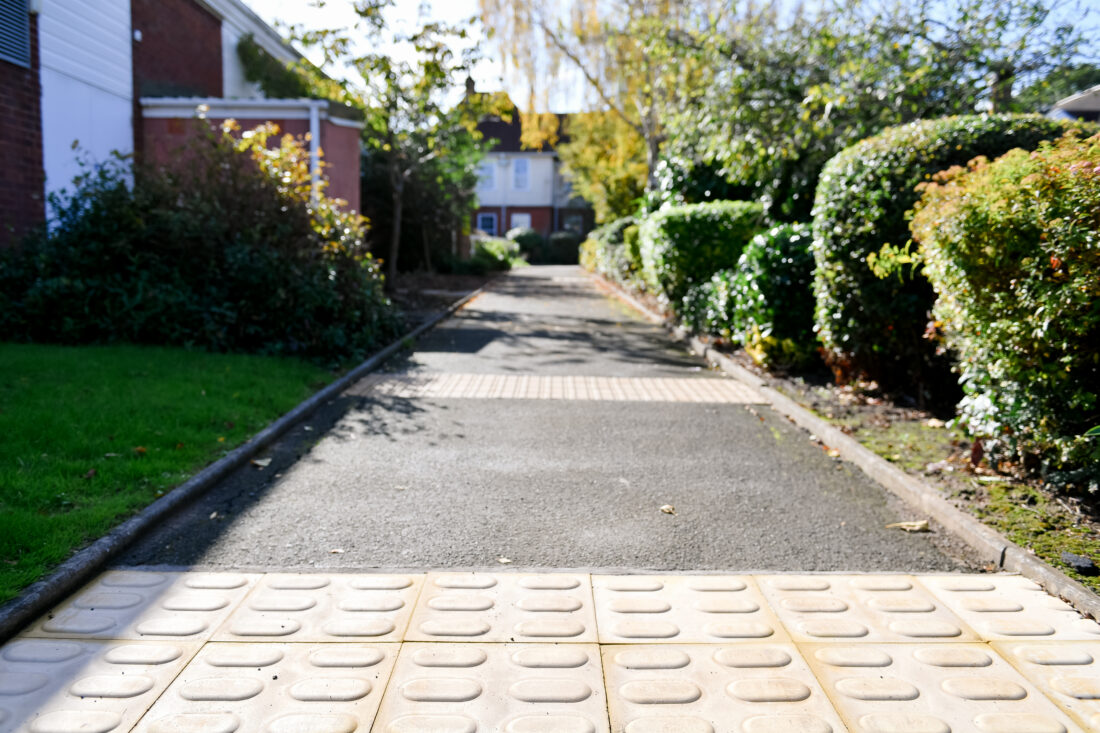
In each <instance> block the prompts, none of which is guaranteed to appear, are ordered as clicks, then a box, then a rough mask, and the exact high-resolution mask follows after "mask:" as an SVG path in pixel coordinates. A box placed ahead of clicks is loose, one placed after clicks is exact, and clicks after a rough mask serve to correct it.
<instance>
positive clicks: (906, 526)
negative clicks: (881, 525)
mask: <svg viewBox="0 0 1100 733" xmlns="http://www.w3.org/2000/svg"><path fill="white" fill-rule="evenodd" d="M886 529H903V530H905V531H906V532H931V531H932V529H931V528H930V527H929V526H928V520H927V519H918V520H916V521H912V522H894V523H893V524H887V525H886Z"/></svg>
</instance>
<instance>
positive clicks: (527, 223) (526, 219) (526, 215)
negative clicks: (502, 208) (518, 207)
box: [508, 211, 531, 230]
mask: <svg viewBox="0 0 1100 733" xmlns="http://www.w3.org/2000/svg"><path fill="white" fill-rule="evenodd" d="M517 216H518V217H521V218H522V223H520V222H518V221H516V217H517ZM509 217H510V221H509V223H510V224H511V226H510V227H508V229H509V230H512V229H515V228H517V227H527V228H528V229H530V228H531V214H530V212H527V211H514V212H512V213H511V214H509Z"/></svg>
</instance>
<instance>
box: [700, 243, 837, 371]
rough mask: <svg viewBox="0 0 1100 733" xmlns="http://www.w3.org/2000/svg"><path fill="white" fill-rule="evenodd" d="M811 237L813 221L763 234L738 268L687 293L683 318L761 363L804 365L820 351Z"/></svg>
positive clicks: (703, 331)
mask: <svg viewBox="0 0 1100 733" xmlns="http://www.w3.org/2000/svg"><path fill="white" fill-rule="evenodd" d="M811 240H812V237H811V231H810V226H809V225H808V224H784V225H781V226H777V227H775V228H773V229H770V230H769V231H767V232H766V233H764V234H758V235H757V236H756V237H754V238H753V240H752V241H751V242H750V243H749V245H748V246H747V247H746V248H745V252H744V253H743V254H742V255H741V258H740V260H739V261H738V263H737V267H736V268H735V269H729V270H721V271H719V272H717V273H715V274H714V275H713V276H712V277H711V279H710V280H709V281H708V282H706V283H703V284H702V285H698V286H695V287H693V288H692V289H691V290H689V291H688V294H687V295H686V296H685V297H684V301H683V302H684V304H683V318H684V321H685V322H686V323H688V324H689V325H690V326H691V327H692V328H693V329H694V330H695V331H697V332H702V333H709V334H712V335H715V336H721V337H722V338H726V339H729V340H731V341H734V342H739V343H741V344H742V345H743V346H744V347H745V350H746V351H747V352H748V353H749V354H750V355H751V356H752V357H753V358H754V359H756V361H758V362H759V363H761V364H767V365H770V366H781V367H800V366H805V365H806V364H808V363H809V362H810V361H811V360H812V359H813V358H814V356H815V355H816V353H817V342H816V339H815V338H814V333H813V315H814V299H813V291H812V289H811V285H812V282H813V270H814V259H813V254H812V253H811V252H810V243H811Z"/></svg>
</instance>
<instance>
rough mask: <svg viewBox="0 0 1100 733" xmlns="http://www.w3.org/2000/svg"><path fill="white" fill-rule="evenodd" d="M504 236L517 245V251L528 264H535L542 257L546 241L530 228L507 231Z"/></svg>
mask: <svg viewBox="0 0 1100 733" xmlns="http://www.w3.org/2000/svg"><path fill="white" fill-rule="evenodd" d="M504 236H505V237H507V238H508V239H510V240H512V241H513V242H515V243H516V244H518V245H519V251H520V252H521V253H523V255H524V256H525V257H526V258H527V261H528V262H537V261H538V260H539V258H540V257H542V252H543V249H544V248H545V247H546V240H545V239H543V237H542V235H541V234H539V233H538V232H536V231H535V230H534V229H532V228H531V227H516V228H515V229H509V230H508V233H507V234H505V235H504Z"/></svg>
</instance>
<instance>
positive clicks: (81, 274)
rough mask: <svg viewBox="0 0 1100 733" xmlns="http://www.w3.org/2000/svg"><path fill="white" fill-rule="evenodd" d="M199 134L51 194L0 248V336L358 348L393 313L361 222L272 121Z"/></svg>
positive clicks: (340, 354)
mask: <svg viewBox="0 0 1100 733" xmlns="http://www.w3.org/2000/svg"><path fill="white" fill-rule="evenodd" d="M234 132H235V129H234V128H233V126H232V125H227V126H226V128H225V129H224V130H222V131H221V133H220V134H217V135H216V134H214V133H213V132H212V131H211V130H210V129H209V128H208V127H202V134H201V135H199V136H198V138H197V139H196V141H195V143H194V144H193V145H192V146H191V147H190V148H188V149H187V150H186V151H184V153H183V154H181V155H180V156H179V157H178V158H177V161H176V164H175V165H174V166H173V167H172V168H171V169H163V170H154V169H152V168H149V167H137V168H135V169H134V170H133V171H132V176H133V178H132V181H133V182H132V185H131V183H130V176H131V171H130V170H129V167H128V166H126V165H124V163H123V162H122V161H115V162H114V163H113V164H109V165H106V166H102V167H99V168H97V169H93V170H91V171H90V172H88V173H86V174H85V175H83V176H82V177H81V178H79V179H78V180H77V181H76V182H75V183H76V188H75V190H74V191H73V193H71V194H69V195H63V196H57V197H54V198H53V200H52V202H51V203H52V208H53V211H54V212H55V213H56V221H55V222H54V225H53V227H52V228H51V230H50V231H49V232H48V233H47V232H42V233H40V234H38V235H36V236H34V237H32V238H30V239H28V240H27V241H25V242H24V243H23V245H22V246H21V247H19V248H17V249H13V250H10V251H6V252H3V253H2V254H0V338H4V339H10V340H17V341H46V342H61V343H91V342H99V343H103V342H119V341H129V342H134V343H147V344H186V345H195V346H199V347H202V348H205V349H209V350H212V351H249V352H257V353H264V354H285V355H295V356H301V357H305V358H308V359H311V360H313V361H317V362H324V363H330V362H336V361H342V360H345V359H348V358H358V357H361V356H363V355H365V354H366V353H367V352H369V351H370V350H371V349H373V348H375V347H376V346H378V345H379V344H381V343H384V342H385V341H386V340H388V339H389V338H390V337H392V336H393V335H394V334H396V333H397V331H398V327H399V325H400V324H399V319H398V317H397V315H396V313H395V310H394V308H393V307H392V305H391V304H390V302H389V300H388V299H387V298H386V297H385V295H384V294H383V290H382V277H381V275H380V274H379V270H378V265H377V261H376V260H374V259H373V258H372V257H371V255H370V253H369V252H367V250H366V245H365V244H364V235H365V233H366V222H365V220H364V219H362V218H361V217H359V216H357V215H354V214H349V213H346V212H344V211H342V210H341V209H340V208H339V207H338V204H337V202H336V201H334V200H332V199H329V198H327V197H325V196H323V195H321V196H320V197H319V200H318V201H317V202H316V204H314V203H312V202H311V193H312V192H311V181H310V173H309V170H310V158H309V152H308V150H307V149H305V148H304V147H303V146H302V145H301V144H300V143H299V142H298V141H295V140H294V139H293V138H292V137H290V136H284V137H283V138H281V140H280V141H279V143H278V144H277V145H273V147H271V148H270V149H269V148H268V143H269V140H271V139H272V138H273V137H274V135H275V134H276V129H275V128H274V127H273V126H266V127H261V128H258V129H257V130H255V131H252V132H246V133H244V134H243V135H242V136H241V137H240V139H238V138H236V137H235V136H234V134H233V133H234Z"/></svg>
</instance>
